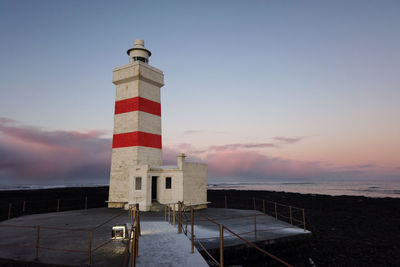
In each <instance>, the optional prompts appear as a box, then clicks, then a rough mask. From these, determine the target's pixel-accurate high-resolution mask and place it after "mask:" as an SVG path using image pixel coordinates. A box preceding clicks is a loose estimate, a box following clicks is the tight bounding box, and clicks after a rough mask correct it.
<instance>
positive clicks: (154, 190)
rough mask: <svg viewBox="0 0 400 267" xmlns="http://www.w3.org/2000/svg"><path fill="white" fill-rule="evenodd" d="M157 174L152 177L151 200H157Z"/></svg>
mask: <svg viewBox="0 0 400 267" xmlns="http://www.w3.org/2000/svg"><path fill="white" fill-rule="evenodd" d="M157 178H158V177H157V176H152V177H151V201H152V202H155V201H157Z"/></svg>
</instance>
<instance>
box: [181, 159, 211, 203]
mask: <svg viewBox="0 0 400 267" xmlns="http://www.w3.org/2000/svg"><path fill="white" fill-rule="evenodd" d="M183 201H184V202H185V203H186V204H195V203H203V202H206V201H207V164H203V163H192V162H184V163H183Z"/></svg>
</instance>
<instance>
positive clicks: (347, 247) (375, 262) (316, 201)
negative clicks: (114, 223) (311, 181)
mask: <svg viewBox="0 0 400 267" xmlns="http://www.w3.org/2000/svg"><path fill="white" fill-rule="evenodd" d="M107 195H108V187H85V188H58V189H42V190H19V191H0V220H6V219H7V217H8V209H9V203H12V212H11V216H12V217H16V216H21V215H22V211H23V202H24V200H25V201H26V202H25V203H26V206H25V214H33V213H42V212H52V211H56V210H57V200H58V199H59V200H60V201H59V209H60V211H63V210H72V209H82V208H85V197H87V200H88V201H87V207H88V208H95V207H104V206H106V203H105V200H107ZM225 195H226V196H227V197H226V199H227V205H228V207H229V208H245V209H252V208H253V207H254V205H253V204H254V203H253V198H254V197H255V198H258V199H267V200H270V201H274V202H275V201H276V202H279V203H283V204H287V205H292V206H297V207H302V208H305V215H306V223H307V229H308V230H311V231H312V232H313V236H312V239H311V240H310V244H309V245H310V255H309V258H311V259H312V261H314V262H315V264H316V266H400V241H399V240H400V198H398V199H397V198H381V199H375V198H366V197H358V196H327V195H310V194H298V193H284V192H270V191H238V190H208V201H211V202H212V204H211V205H210V207H224V206H225ZM257 207H258V208H260V203H258V204H257Z"/></svg>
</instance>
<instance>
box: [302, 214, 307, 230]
mask: <svg viewBox="0 0 400 267" xmlns="http://www.w3.org/2000/svg"><path fill="white" fill-rule="evenodd" d="M302 213H303V225H304V231H305V230H306V215H305V214H304V209H302Z"/></svg>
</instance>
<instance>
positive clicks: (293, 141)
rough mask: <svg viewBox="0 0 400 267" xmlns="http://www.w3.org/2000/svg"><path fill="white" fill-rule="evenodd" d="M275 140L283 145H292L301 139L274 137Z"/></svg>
mask: <svg viewBox="0 0 400 267" xmlns="http://www.w3.org/2000/svg"><path fill="white" fill-rule="evenodd" d="M274 139H275V140H277V141H280V142H282V143H285V144H294V143H298V142H300V141H301V140H302V139H303V138H302V137H285V136H277V137H274Z"/></svg>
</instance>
